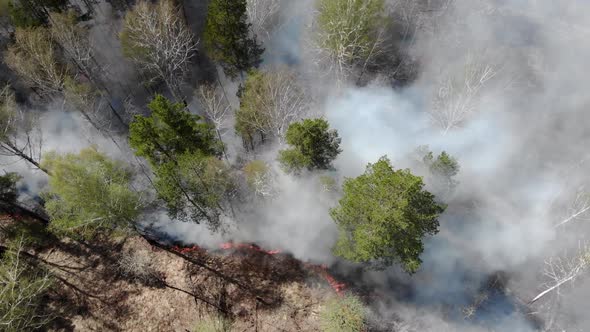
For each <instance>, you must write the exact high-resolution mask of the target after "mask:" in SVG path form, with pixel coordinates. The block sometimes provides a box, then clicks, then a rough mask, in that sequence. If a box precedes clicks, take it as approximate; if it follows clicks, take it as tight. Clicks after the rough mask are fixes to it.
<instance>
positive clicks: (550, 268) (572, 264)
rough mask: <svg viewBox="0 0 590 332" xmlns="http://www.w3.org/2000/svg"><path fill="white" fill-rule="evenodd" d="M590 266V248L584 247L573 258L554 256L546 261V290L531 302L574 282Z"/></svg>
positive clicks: (531, 302)
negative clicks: (547, 280)
mask: <svg viewBox="0 0 590 332" xmlns="http://www.w3.org/2000/svg"><path fill="white" fill-rule="evenodd" d="M588 267H590V250H589V249H588V248H587V247H582V248H580V249H579V250H578V252H577V253H576V255H575V256H574V257H573V258H569V259H567V258H561V257H552V258H549V259H548V260H547V261H545V271H544V274H545V277H547V279H549V282H548V283H546V284H545V285H544V287H545V290H543V291H542V292H541V293H539V294H537V296H535V297H534V298H533V299H532V300H531V301H530V302H529V304H533V303H535V302H537V301H539V300H540V299H541V298H543V297H544V296H545V295H547V294H549V293H551V292H553V291H556V292H559V287H560V286H562V285H564V284H565V283H568V282H573V281H574V280H575V279H576V278H578V277H580V276H581V275H582V274H583V273H584V272H585V271H587V270H588Z"/></svg>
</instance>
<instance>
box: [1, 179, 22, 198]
mask: <svg viewBox="0 0 590 332" xmlns="http://www.w3.org/2000/svg"><path fill="white" fill-rule="evenodd" d="M21 178H22V177H21V176H20V175H18V174H17V173H14V172H10V173H6V174H4V175H0V202H2V203H8V204H11V203H14V202H15V201H16V199H17V198H18V190H17V188H16V183H17V182H18V181H19V180H20V179H21Z"/></svg>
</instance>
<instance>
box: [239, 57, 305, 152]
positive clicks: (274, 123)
mask: <svg viewBox="0 0 590 332" xmlns="http://www.w3.org/2000/svg"><path fill="white" fill-rule="evenodd" d="M240 104H241V105H240V110H239V111H238V112H237V113H236V128H237V130H238V132H240V134H241V135H242V137H246V136H252V135H253V134H254V133H259V134H260V135H261V136H262V137H263V139H265V138H267V137H271V138H276V139H278V140H279V142H283V140H284V137H285V133H286V131H287V129H288V128H289V125H290V124H291V123H292V122H294V121H297V120H300V119H301V118H303V116H304V115H305V114H306V113H307V112H308V111H309V104H310V100H309V98H308V97H307V94H306V93H305V91H304V90H303V88H302V87H301V86H299V85H298V83H297V77H296V76H295V74H294V73H293V72H291V71H290V70H288V69H285V68H280V69H276V70H270V71H265V72H262V71H261V72H256V73H253V74H251V75H249V77H248V79H247V81H246V85H245V89H244V92H243V94H242V97H241V99H240Z"/></svg>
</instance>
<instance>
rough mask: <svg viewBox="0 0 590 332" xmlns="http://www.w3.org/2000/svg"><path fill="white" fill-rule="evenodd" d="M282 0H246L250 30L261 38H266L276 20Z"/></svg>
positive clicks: (268, 36)
mask: <svg viewBox="0 0 590 332" xmlns="http://www.w3.org/2000/svg"><path fill="white" fill-rule="evenodd" d="M281 1H282V0H247V3H246V14H247V15H248V21H249V22H250V24H252V32H253V33H254V34H255V35H256V36H257V37H258V38H260V39H261V40H268V39H269V38H270V32H271V30H272V28H273V27H274V25H276V23H277V20H278V17H277V16H278V15H277V14H278V13H279V9H280V8H281Z"/></svg>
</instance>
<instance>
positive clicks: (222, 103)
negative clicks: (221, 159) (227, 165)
mask: <svg viewBox="0 0 590 332" xmlns="http://www.w3.org/2000/svg"><path fill="white" fill-rule="evenodd" d="M196 94H197V98H198V100H199V102H200V103H201V106H202V108H203V112H204V113H205V117H206V119H207V120H208V121H209V122H210V123H211V124H212V125H213V127H214V128H215V132H217V138H218V139H219V141H220V142H223V138H222V136H223V132H224V131H225V129H226V121H227V118H228V116H229V112H230V111H231V106H230V104H229V101H228V99H227V97H224V95H223V94H222V92H221V91H220V89H219V88H218V87H216V86H211V85H201V86H199V88H198V89H197V91H196ZM223 152H224V154H225V150H224V151H223ZM226 159H227V156H226Z"/></svg>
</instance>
